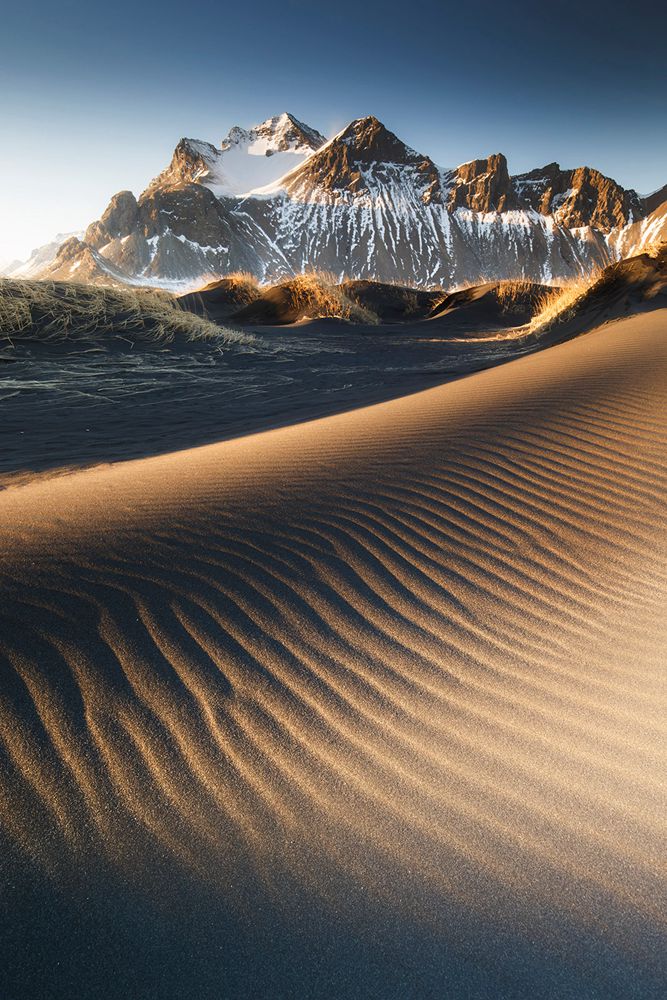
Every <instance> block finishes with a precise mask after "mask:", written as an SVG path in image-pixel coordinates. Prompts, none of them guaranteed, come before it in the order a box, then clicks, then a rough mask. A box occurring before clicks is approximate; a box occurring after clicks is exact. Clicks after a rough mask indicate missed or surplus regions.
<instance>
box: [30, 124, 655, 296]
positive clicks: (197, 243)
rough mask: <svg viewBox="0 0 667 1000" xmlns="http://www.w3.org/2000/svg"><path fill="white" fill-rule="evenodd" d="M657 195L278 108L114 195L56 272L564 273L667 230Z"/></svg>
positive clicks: (425, 276) (174, 281)
mask: <svg viewBox="0 0 667 1000" xmlns="http://www.w3.org/2000/svg"><path fill="white" fill-rule="evenodd" d="M256 181H259V183H254V182H256ZM652 197H653V200H655V196H652ZM650 204H652V202H650V201H649V200H647V199H645V200H642V199H641V198H640V197H639V196H638V195H637V194H636V193H635V192H634V191H628V190H625V189H623V188H622V187H621V186H620V185H619V184H617V183H616V182H615V181H613V180H612V179H611V178H608V177H605V176H604V175H602V174H601V173H599V172H598V171H597V170H594V169H592V168H590V167H579V168H577V169H574V170H564V169H562V168H561V167H560V166H559V165H558V164H557V163H551V164H548V165H547V166H545V167H542V168H539V169H537V170H533V171H530V172H528V173H525V174H521V175H518V176H515V177H512V176H511V175H510V173H509V169H508V165H507V161H506V159H505V157H504V156H503V155H502V154H500V153H497V154H494V155H492V156H489V157H487V158H485V159H479V160H473V161H471V162H470V163H465V164H463V165H462V166H460V167H457V168H456V169H454V170H443V169H441V168H440V167H439V166H437V165H436V164H435V163H434V162H433V160H432V159H431V158H430V157H428V156H425V155H423V154H421V153H418V152H416V151H415V150H413V149H411V148H410V147H409V146H407V145H406V144H405V143H403V142H402V141H401V140H400V139H399V138H398V137H397V136H396V135H394V134H393V133H392V132H390V131H389V130H388V129H387V128H385V126H384V125H383V124H382V123H381V122H379V121H378V120H377V118H374V117H372V116H369V117H366V118H361V119H358V120H357V121H354V122H352V123H351V124H350V125H349V126H347V128H345V129H343V131H342V132H340V133H339V134H338V135H336V136H334V138H333V139H331V140H329V141H328V142H325V141H324V139H323V137H322V136H321V135H320V134H319V133H318V132H316V131H315V130H314V129H312V128H310V127H309V126H307V125H304V124H303V123H301V122H299V121H298V120H297V119H296V118H294V117H293V116H292V115H279V116H277V117H275V118H270V119H267V121H266V122H263V123H262V124H261V125H258V126H255V127H254V128H252V129H247V130H246V129H241V128H238V127H235V128H234V129H232V130H231V131H230V133H229V135H228V136H227V137H226V138H225V140H224V141H223V143H222V144H221V146H220V148H216V147H215V146H213V145H211V144H210V143H207V142H202V141H199V140H193V139H182V140H181V141H180V142H179V143H178V145H177V147H176V149H175V151H174V154H173V157H172V160H171V163H170V164H169V165H168V167H167V168H166V169H165V170H164V171H162V173H161V174H159V175H158V176H157V177H156V178H155V180H154V181H152V182H151V184H149V186H148V187H147V189H146V190H145V191H144V192H143V193H142V194H141V196H140V197H139V198H138V199H136V198H135V197H134V195H133V194H132V193H131V192H129V191H122V192H120V193H119V194H117V195H115V196H114V197H113V198H112V199H111V202H110V203H109V206H108V208H107V209H106V211H105V212H104V214H103V215H102V217H101V218H100V219H99V220H98V221H96V222H94V223H92V224H91V225H90V226H89V227H88V230H87V231H86V234H85V239H84V241H83V242H79V243H78V245H77V246H78V249H77V250H76V252H73V251H72V247H67V248H61V252H60V253H59V254H58V256H57V257H56V259H55V260H54V261H52V262H51V263H50V264H49V265H48V266H47V267H46V268H45V273H46V274H47V275H49V276H55V277H68V276H70V275H73V274H75V273H76V272H77V271H78V272H79V275H80V276H84V275H86V276H87V275H90V277H89V278H87V280H94V281H97V280H100V281H101V280H104V273H105V268H108V273H109V275H111V276H112V277H113V279H114V280H123V279H125V280H132V281H137V282H146V283H155V284H162V285H165V286H167V287H169V286H170V285H174V286H180V287H182V286H184V285H186V284H190V285H192V284H196V283H197V282H199V281H201V280H203V279H204V278H205V277H208V276H210V275H224V274H228V273H230V272H232V271H237V270H247V271H250V272H252V273H253V274H255V275H257V276H258V277H259V278H260V279H262V280H267V281H270V280H275V279H277V278H280V277H282V276H284V275H286V274H291V273H298V272H300V271H302V270H304V269H313V268H314V269H323V270H328V271H332V272H333V273H334V274H336V275H340V276H343V275H345V276H348V277H351V278H358V279H364V278H374V279H378V280H381V281H400V282H406V283H411V284H417V285H422V286H426V285H436V284H437V285H443V286H445V287H452V286H454V285H458V284H462V283H465V282H477V281H480V280H492V279H498V278H514V277H527V278H531V279H533V280H536V281H540V282H554V281H558V280H563V279H566V278H569V277H571V276H574V275H577V274H580V273H581V272H582V271H585V270H587V269H589V268H590V267H592V266H593V265H604V264H607V263H608V262H609V261H610V260H612V259H614V258H615V256H617V255H618V254H621V253H629V252H632V250H633V249H634V248H635V247H636V246H637V244H638V243H640V242H641V241H642V240H644V241H646V240H648V235H647V233H648V234H649V235H651V234H653V235H655V233H656V232H658V231H662V229H661V227H662V226H663V222H662V221H661V220H662V219H663V216H661V215H660V205H659V204H658V205H656V206H655V207H654V208H652V209H651V208H650ZM656 212H657V213H658V215H657V216H656V217H655V219H654V220H653V222H650V219H651V218H652V217H653V216H654V215H655V213H656ZM651 227H652V228H651ZM79 257H80V258H81V263H78V260H79ZM93 265H94V266H93Z"/></svg>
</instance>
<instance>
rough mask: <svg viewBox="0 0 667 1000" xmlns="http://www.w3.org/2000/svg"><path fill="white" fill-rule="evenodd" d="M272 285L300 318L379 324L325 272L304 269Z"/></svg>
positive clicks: (373, 315)
mask: <svg viewBox="0 0 667 1000" xmlns="http://www.w3.org/2000/svg"><path fill="white" fill-rule="evenodd" d="M273 287H274V288H279V289H281V290H282V292H283V294H284V295H285V299H286V302H285V304H286V306H287V308H288V309H289V311H290V312H294V313H296V314H297V315H298V317H299V318H300V319H325V318H332V319H344V320H347V321H348V322H350V323H366V324H371V325H376V324H377V323H379V319H378V317H377V315H376V314H375V313H374V312H372V311H371V310H370V309H367V308H365V307H364V306H361V305H359V304H358V303H357V302H355V301H354V300H353V299H349V298H348V297H347V296H346V295H345V293H344V292H343V290H342V289H341V287H340V285H339V284H338V280H337V278H336V277H335V276H334V275H332V274H327V273H326V272H323V271H319V272H306V273H305V274H296V275H292V276H290V277H287V278H283V279H282V281H279V282H278V284H277V285H275V286H273Z"/></svg>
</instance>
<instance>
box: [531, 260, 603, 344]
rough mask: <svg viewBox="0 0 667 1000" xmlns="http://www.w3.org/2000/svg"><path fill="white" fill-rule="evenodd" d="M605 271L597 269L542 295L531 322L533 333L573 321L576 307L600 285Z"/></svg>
mask: <svg viewBox="0 0 667 1000" xmlns="http://www.w3.org/2000/svg"><path fill="white" fill-rule="evenodd" d="M602 274H603V270H602V269H601V268H596V269H595V270H593V271H591V272H590V273H589V274H585V275H582V276H581V277H580V278H575V279H574V280H573V281H570V282H568V283H567V284H566V285H559V286H555V287H554V288H552V289H551V291H549V292H546V293H545V294H544V295H541V296H540V297H539V298H538V300H537V303H536V305H535V311H534V313H533V317H532V319H531V321H530V330H531V333H544V332H545V331H546V330H548V329H550V327H552V326H553V325H554V323H556V322H559V323H562V322H565V321H566V320H568V319H571V318H572V316H573V315H574V313H575V310H576V307H577V306H578V305H579V304H580V303H581V300H582V299H583V298H584V297H585V296H586V295H587V294H588V292H589V291H590V290H591V288H593V286H594V285H596V284H597V283H598V281H599V280H600V278H601V276H602Z"/></svg>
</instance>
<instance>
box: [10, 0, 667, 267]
mask: <svg viewBox="0 0 667 1000" xmlns="http://www.w3.org/2000/svg"><path fill="white" fill-rule="evenodd" d="M666 37H667V5H665V4H664V3H657V2H653V0H648V2H644V3H642V4H634V5H629V4H627V3H623V4H621V3H616V2H613V0H609V2H604V3H603V2H600V0H586V2H584V0H577V2H572V0H565V2H559V3H553V4H549V5H541V4H538V3H536V2H534V0H533V2H531V3H527V2H524V0H520V2H513V0H505V2H503V3H500V2H492V0H477V2H475V3H470V2H469V3H465V2H461V0H459V2H455V3H450V2H449V0H441V2H435V0H410V2H408V3H396V2H393V0H386V2H384V3H375V2H371V3H364V2H362V0H356V2H349V0H338V2H335V0H334V2H333V3H327V4H320V3H318V2H317V0H314V2H307V0H280V2H279V3H276V2H275V0H274V2H271V3H265V2H263V0H254V2H253V0H249V2H248V3H238V2H237V3H234V4H229V5H228V4H226V3H225V2H217V3H208V4H201V3H199V4H194V3H191V4H187V3H184V2H183V0H179V3H172V2H171V0H163V2H161V3H150V4H149V3H142V2H141V0H136V2H134V3H130V2H127V0H114V2H109V3H108V4H107V5H104V6H102V5H100V4H99V3H98V2H95V0H94V2H91V0H86V2H84V0H60V2H58V3H52V2H51V0H48V2H47V0H25V2H22V3H15V5H13V6H11V7H9V8H7V7H6V5H5V9H4V11H3V16H2V28H1V31H0V86H1V89H0V94H1V98H0V130H1V131H0V134H1V135H2V143H3V145H2V156H1V157H0V260H1V259H7V258H10V257H14V256H19V257H21V256H25V255H26V254H27V253H28V252H29V250H30V249H31V248H32V247H33V246H34V245H37V244H39V243H42V242H44V241H46V240H47V239H49V238H50V237H51V236H52V235H53V234H55V233H56V232H57V231H59V230H64V231H69V230H74V229H77V228H83V227H84V226H85V225H86V224H87V223H88V222H90V221H91V220H92V219H93V218H95V217H97V216H98V215H99V214H100V212H101V211H102V210H103V209H104V207H105V205H106V203H107V201H108V199H109V196H110V195H111V194H112V193H114V192H115V191H117V190H119V189H121V188H130V189H132V190H134V191H135V192H137V193H138V192H139V191H140V190H141V189H142V188H143V186H144V185H145V184H146V182H147V181H148V180H149V179H150V178H151V177H152V176H154V175H155V174H156V173H157V172H158V171H159V170H160V169H161V168H162V167H163V166H164V165H165V163H166V162H167V161H168V160H169V157H170V155H171V152H172V149H173V147H174V146H175V144H176V142H177V141H178V139H179V138H180V136H182V135H188V136H192V137H196V138H203V139H208V140H210V141H213V142H216V143H217V142H219V141H220V139H221V138H222V136H223V135H224V134H226V132H227V131H228V129H229V127H230V126H231V125H232V124H235V123H239V124H242V125H250V124H253V123H255V122H258V121H261V120H263V119H264V118H267V117H269V116H270V115H272V114H277V113H279V112H281V111H291V112H292V113H293V114H295V115H296V116H297V117H299V118H301V119H302V120H304V121H306V122H307V123H309V124H311V125H313V126H315V127H316V128H319V129H320V131H322V132H324V133H325V134H327V135H329V134H331V133H333V132H334V131H335V130H337V129H338V128H340V127H342V125H344V124H345V123H346V122H347V121H349V120H350V119H352V118H356V117H359V116H361V115H365V114H371V113H372V114H375V115H377V116H378V117H379V118H380V119H382V120H383V121H384V122H385V124H386V125H387V126H388V127H389V128H391V129H392V130H393V131H394V132H396V133H397V134H398V135H400V136H401V138H403V139H405V141H406V142H408V143H409V144H410V145H412V146H414V147H415V148H417V149H419V150H420V151H421V152H424V153H428V154H429V155H431V156H432V157H433V158H434V159H435V160H436V162H439V163H441V164H443V165H455V164H457V163H461V162H463V161H465V160H469V159H472V158H473V157H476V156H482V155H486V154H488V153H491V152H496V151H501V152H504V153H505V154H506V155H507V157H508V159H509V161H510V169H511V170H512V171H514V172H519V171H522V170H525V169H529V168H531V167H533V166H539V165H542V164H544V163H546V162H549V161H551V160H558V161H559V162H560V163H562V164H563V165H566V166H577V165H580V164H582V163H588V164H590V165H593V166H596V167H598V168H599V169H601V170H602V171H604V172H605V173H608V174H610V175H611V176H613V177H615V178H616V179H617V180H618V181H620V182H621V183H622V184H624V185H626V186H634V187H636V188H637V189H638V190H639V191H640V192H642V193H644V192H647V191H650V190H653V189H655V188H657V187H659V186H661V185H662V184H664V183H665V182H667V83H666V77H665V68H666V55H665V38H666Z"/></svg>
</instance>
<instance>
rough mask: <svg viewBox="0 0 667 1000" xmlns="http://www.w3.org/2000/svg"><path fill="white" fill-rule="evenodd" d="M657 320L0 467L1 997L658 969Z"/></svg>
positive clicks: (618, 974) (574, 989)
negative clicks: (409, 391) (219, 433)
mask: <svg viewBox="0 0 667 1000" xmlns="http://www.w3.org/2000/svg"><path fill="white" fill-rule="evenodd" d="M666 375H667V321H666V319H665V312H664V311H655V312H653V313H652V314H650V315H645V316H639V317H636V318H635V319H631V320H626V321H622V322H619V323H616V324H613V325H611V326H608V327H605V328H603V329H601V330H598V331H595V332H593V333H591V334H589V335H586V336H583V337H580V338H579V339H577V340H574V341H571V342H569V343H567V344H563V345H560V346H556V347H553V348H551V349H549V350H547V351H544V352H542V353H539V354H533V355H530V356H526V357H522V358H519V359H518V360H515V361H511V362H509V363H508V364H505V365H502V366H500V367H496V368H493V369H490V370H486V371H482V372H479V373H477V374H473V375H470V376H469V377H467V378H463V379H458V380H456V381H452V382H450V383H449V384H447V385H444V386H441V387H437V388H432V389H427V390H426V391H423V392H420V393H417V394H414V395H411V396H404V397H402V398H397V399H394V400H391V401H388V402H383V403H380V404H377V405H374V406H370V407H364V408H360V409H356V410H353V411H350V412H346V413H341V414H338V415H335V416H329V417H326V418H324V419H319V420H310V421H304V422H301V423H299V424H296V425H294V426H290V427H285V428H282V429H277V430H272V431H267V432H264V433H260V434H255V435H248V436H245V437H243V438H238V439H235V440H230V441H227V442H223V443H219V444H214V445H211V446H206V447H202V448H196V449H195V448H192V449H190V450H184V451H180V452H176V453H173V454H167V455H161V456H157V457H152V458H144V459H140V460H137V461H130V462H125V463H121V464H118V465H113V466H110V467H106V468H98V469H89V470H85V471H80V472H74V473H72V474H70V475H67V476H58V477H52V478H48V479H44V478H41V479H40V478H37V479H35V480H34V481H32V482H29V483H27V484H25V485H19V486H16V485H15V486H13V487H11V488H9V489H6V490H5V491H4V492H3V493H2V494H0V526H1V527H0V552H1V554H2V561H1V570H0V585H1V587H2V600H1V602H0V617H1V620H2V629H1V631H0V669H2V684H1V686H0V754H1V755H2V766H1V767H0V792H1V795H0V828H1V830H2V837H3V843H2V851H1V852H0V857H1V859H2V861H1V864H2V867H3V882H4V884H5V886H6V889H5V892H4V894H3V902H2V907H3V911H2V937H3V941H4V955H3V961H2V967H1V969H0V978H1V980H2V987H1V989H0V994H1V995H2V997H3V998H4V997H7V998H9V1000H15V998H16V1000H18V998H26V997H30V998H47V997H48V998H50V1000H51V998H58V1000H60V998H63V1000H64V998H67V1000H70V998H75V997H76V998H96V1000H106V998H114V1000H116V998H118V1000H120V998H123V1000H125V998H128V1000H129V998H141V1000H145V998H160V1000H165V998H169V1000H171V998H173V1000H177V998H178V1000H183V998H187V1000H190V998H191V1000H202V998H214V997H215V998H218V997H225V998H226V997H229V998H236V997H244V998H245V997H248V998H256V997H262V998H264V997H266V998H277V997H299V998H301V997H313V998H317V997H326V998H328V997H332V998H333V997H336V998H339V997H346V998H347V997H350V998H351V997H374V998H382V1000H384V998H400V1000H403V998H408V997H414V998H422V997H437V998H445V997H447V998H450V997H451V998H464V997H465V998H488V1000H491V998H494V1000H496V998H519V997H521V998H540V997H544V998H547V997H548V998H559V1000H561V998H572V1000H579V998H591V1000H592V998H599V1000H608V998H618V1000H621V998H622V1000H627V998H637V1000H639V998H642V1000H647V998H654V997H656V998H657V997H659V996H661V995H663V986H664V973H665V968H664V964H663V962H664V955H665V945H666V944H667V941H666V934H665V919H664V916H665V914H664V905H663V904H664V900H665V898H666V892H665V890H666V889H667V885H666V883H665V877H664V867H663V861H664V857H663V852H662V851H661V849H660V844H661V838H662V835H663V834H664V815H665V796H664V775H665V687H664V666H665V653H666V652H667V623H666V616H665V606H666V598H667V563H666V559H665V555H666V552H667V519H666V505H665V487H666V486H667V463H666V461H665V460H666V458H667V434H666V432H665V412H666V405H667V378H666Z"/></svg>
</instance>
